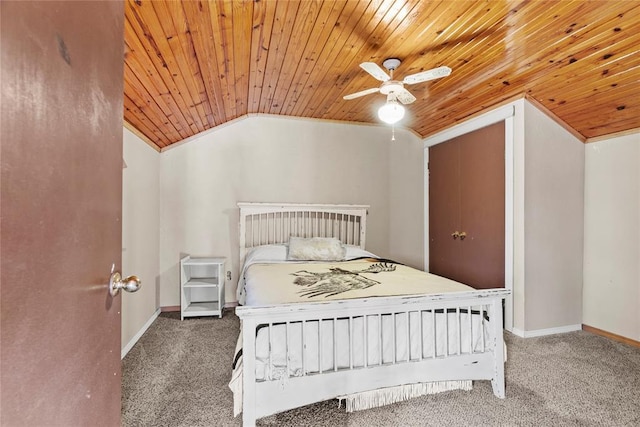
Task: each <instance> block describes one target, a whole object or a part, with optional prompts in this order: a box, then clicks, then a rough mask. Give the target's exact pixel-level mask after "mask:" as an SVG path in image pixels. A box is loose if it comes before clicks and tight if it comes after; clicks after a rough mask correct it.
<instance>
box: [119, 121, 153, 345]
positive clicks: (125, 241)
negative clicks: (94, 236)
mask: <svg viewBox="0 0 640 427" xmlns="http://www.w3.org/2000/svg"><path fill="white" fill-rule="evenodd" d="M123 156H124V161H125V163H126V164H127V167H126V168H125V169H123V170H122V175H123V176H122V187H123V188H122V273H123V274H124V275H125V276H128V275H131V274H134V275H136V276H138V277H139V278H140V279H141V280H142V287H141V288H140V290H138V292H135V293H127V292H123V293H122V348H123V351H125V352H126V351H128V348H130V346H131V345H133V343H134V342H135V340H137V338H136V337H137V336H139V334H141V332H144V329H145V325H146V324H147V323H148V322H149V320H150V319H152V318H154V315H155V313H156V310H157V308H158V307H159V294H158V272H159V271H160V265H159V258H158V250H159V246H160V244H159V243H160V240H159V231H160V199H159V195H160V193H159V166H160V154H159V153H158V152H156V151H154V150H153V149H152V148H151V147H149V146H148V145H147V144H146V143H144V142H143V141H142V140H141V139H140V138H138V137H137V136H135V135H134V134H132V133H131V132H130V131H129V130H127V129H124V140H123ZM132 340H133V342H132Z"/></svg>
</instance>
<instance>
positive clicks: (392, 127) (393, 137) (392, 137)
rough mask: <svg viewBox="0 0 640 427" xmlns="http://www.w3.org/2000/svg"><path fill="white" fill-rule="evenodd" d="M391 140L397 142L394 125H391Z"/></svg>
mask: <svg viewBox="0 0 640 427" xmlns="http://www.w3.org/2000/svg"><path fill="white" fill-rule="evenodd" d="M391 140H392V141H395V140H396V125H394V124H392V125H391Z"/></svg>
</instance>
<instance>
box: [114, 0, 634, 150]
mask: <svg viewBox="0 0 640 427" xmlns="http://www.w3.org/2000/svg"><path fill="white" fill-rule="evenodd" d="M125 14H126V19H125V44H126V46H125V69H124V119H125V121H126V122H128V124H129V125H130V126H132V127H134V128H135V130H137V131H138V133H139V134H142V135H144V137H146V139H147V140H148V142H149V141H150V142H151V143H153V144H155V145H156V146H157V147H158V148H162V147H167V146H169V145H171V144H174V143H176V142H178V141H182V140H184V139H185V138H188V137H190V136H193V135H195V134H198V133H200V132H203V131H205V130H208V129H211V128H213V127H215V126H218V125H221V124H223V123H225V122H228V121H230V120H233V119H235V118H238V117H241V116H244V115H247V114H252V113H263V114H277V115H286V116H298V117H313V118H318V119H329V120H338V121H350V122H365V123H378V122H379V120H378V118H377V117H376V110H377V108H378V107H379V106H380V105H382V104H383V103H384V102H385V97H384V96H383V95H380V94H372V95H368V96H365V97H362V98H358V99H356V100H350V101H345V100H343V99H342V97H343V96H344V95H346V94H350V93H353V92H357V91H360V90H363V89H367V88H374V87H377V86H378V84H379V82H378V81H376V80H375V79H373V78H372V77H371V76H370V75H368V74H367V73H366V72H364V71H363V70H362V69H361V68H360V67H359V66H358V65H359V64H360V63H361V62H365V61H370V62H375V63H377V64H382V61H383V60H384V59H386V58H389V57H397V58H400V59H401V60H402V64H401V65H400V67H399V68H398V70H397V72H396V76H397V77H403V76H405V75H408V74H413V73H417V72H419V71H422V70H428V69H431V68H434V67H438V66H441V65H447V66H449V67H451V68H452V69H453V72H452V73H451V75H450V76H448V77H445V78H442V79H439V80H434V81H430V82H425V83H420V84H416V85H413V86H411V87H410V90H411V92H412V93H413V94H414V95H415V96H416V98H417V101H416V102H414V103H413V104H410V105H408V114H407V116H405V119H404V120H403V122H401V125H403V126H406V127H408V128H411V129H413V130H414V131H415V132H417V133H418V134H419V135H421V136H422V137H426V136H428V135H431V134H433V133H435V132H437V131H439V130H442V129H444V128H447V127H449V126H451V125H453V124H455V123H457V122H459V121H461V120H464V119H465V118H468V117H470V116H472V115H474V114H476V113H478V112H479V111H481V110H483V109H486V108H487V107H491V106H494V105H498V104H500V103H501V102H505V101H507V100H510V99H513V98H515V97H521V96H527V97H528V98H529V99H531V100H532V101H534V102H535V103H537V105H539V106H541V107H542V108H543V109H546V110H547V111H548V112H550V113H551V114H553V115H555V116H556V117H557V118H558V119H559V121H561V122H564V124H565V125H566V126H568V127H569V128H570V129H572V130H573V132H574V133H575V134H576V135H577V136H578V137H580V138H581V139H582V140H587V139H589V138H597V137H601V136H603V135H611V134H616V133H618V132H624V131H629V130H631V129H637V128H640V51H639V50H640V1H635V0H632V1H613V0H611V1H568V0H563V1H540V0H535V1H534V0H506V1H505V0H502V1H463V0H455V1H425V0H371V1H369V0H353V1H321V0H315V1H314V0H301V1H293V0H289V1H283V0H279V1H276V0H255V1H248V0H247V1H224V0H217V1H204V0H203V1H194V0H189V1H187V0H185V1H181V2H180V1H173V0H167V1H158V0H153V1H150V0H126V6H125Z"/></svg>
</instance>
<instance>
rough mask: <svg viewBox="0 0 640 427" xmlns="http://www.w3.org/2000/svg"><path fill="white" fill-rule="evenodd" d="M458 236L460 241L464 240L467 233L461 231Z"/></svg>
mask: <svg viewBox="0 0 640 427" xmlns="http://www.w3.org/2000/svg"><path fill="white" fill-rule="evenodd" d="M458 236H460V240H464V238H465V237H467V233H465V232H464V231H461V232H460V234H459V235H458Z"/></svg>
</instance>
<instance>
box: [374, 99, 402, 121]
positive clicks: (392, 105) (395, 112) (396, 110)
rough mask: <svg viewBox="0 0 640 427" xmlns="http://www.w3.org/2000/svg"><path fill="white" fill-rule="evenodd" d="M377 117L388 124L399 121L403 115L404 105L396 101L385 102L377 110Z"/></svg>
mask: <svg viewBox="0 0 640 427" xmlns="http://www.w3.org/2000/svg"><path fill="white" fill-rule="evenodd" d="M378 117H379V118H380V120H382V121H383V122H385V123H388V124H390V125H392V124H394V123H397V122H399V121H400V120H402V118H403V117H404V107H403V106H402V105H400V104H398V103H397V102H387V103H386V104H384V105H383V106H382V107H380V109H379V110H378Z"/></svg>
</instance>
